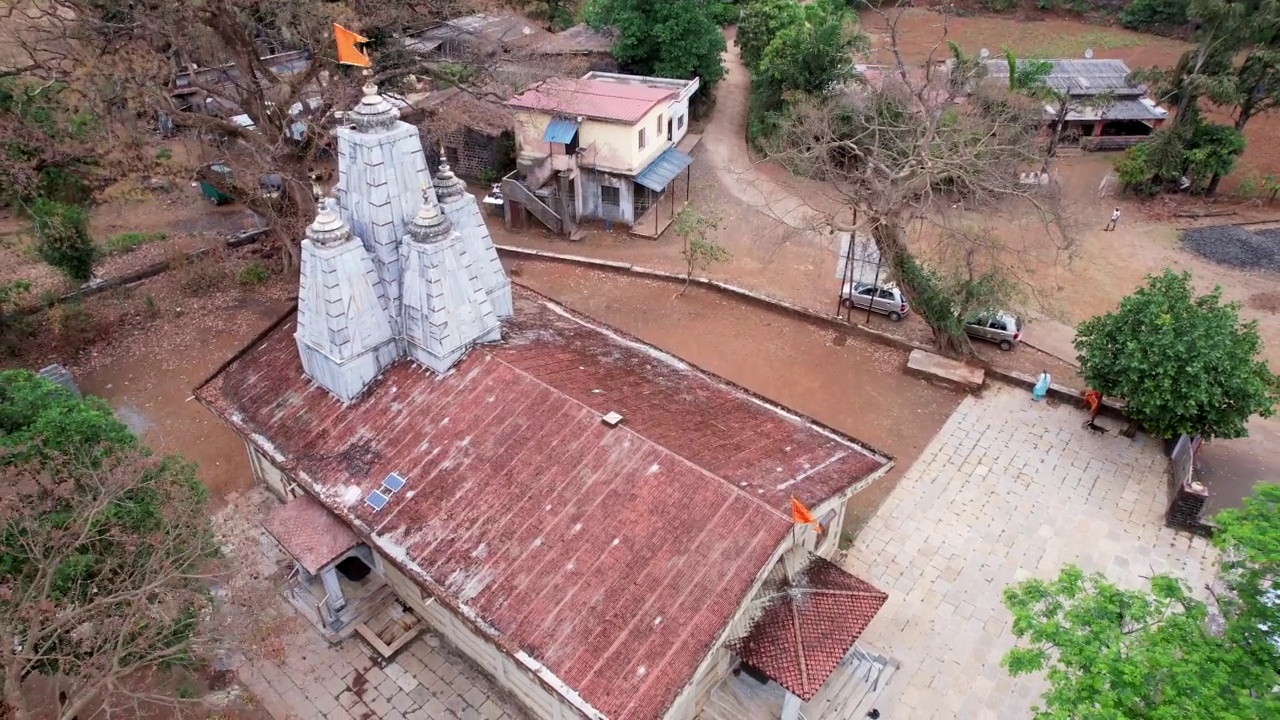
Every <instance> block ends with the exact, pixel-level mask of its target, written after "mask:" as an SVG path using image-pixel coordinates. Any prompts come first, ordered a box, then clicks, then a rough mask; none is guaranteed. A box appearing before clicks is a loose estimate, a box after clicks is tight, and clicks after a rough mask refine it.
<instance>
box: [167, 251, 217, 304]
mask: <svg viewBox="0 0 1280 720" xmlns="http://www.w3.org/2000/svg"><path fill="white" fill-rule="evenodd" d="M224 259H225V258H224V257H221V256H217V257H215V256H214V255H213V254H212V253H206V254H203V255H197V256H194V257H184V258H182V259H181V260H178V261H176V262H173V263H172V264H171V265H170V266H171V267H173V268H174V270H175V275H176V276H177V278H178V287H180V288H182V291H183V292H185V293H187V294H188V295H203V294H205V293H210V292H213V291H214V290H217V289H219V288H221V287H222V286H223V285H224V284H226V282H227V280H228V279H229V275H230V273H229V272H228V270H227V266H226V263H225V262H223V260H224Z"/></svg>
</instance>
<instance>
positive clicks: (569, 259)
mask: <svg viewBox="0 0 1280 720" xmlns="http://www.w3.org/2000/svg"><path fill="white" fill-rule="evenodd" d="M496 247H497V248H498V252H499V253H500V254H504V255H507V256H509V257H518V258H525V259H532V260H543V261H547V262H560V263H568V264H571V265H581V266H584V267H590V268H594V269H596V270H604V271H606V272H616V273H624V274H628V275H635V276H637V277H648V278H658V279H660V280H665V281H668V282H671V283H673V284H674V283H679V284H682V285H683V284H684V282H685V277H684V276H683V275H681V274H679V273H673V272H667V271H665V270H653V269H651V268H646V267H642V266H640V265H634V264H632V263H625V262H617V261H615V260H598V259H596V258H589V257H584V256H582V255H569V254H565V253H554V252H547V251H545V250H533V249H530V248H522V247H516V246H514V245H497V246H496ZM690 283H691V284H693V285H698V286H701V287H704V288H707V289H708V290H712V291H714V292H718V293H722V294H724V295H729V296H731V297H735V298H738V299H740V300H745V301H747V302H753V303H757V304H759V305H762V306H764V307H766V308H769V309H772V310H776V311H780V312H784V313H787V314H789V315H793V316H796V317H798V318H800V319H802V320H804V321H805V322H809V323H813V324H816V325H819V326H822V327H827V328H830V329H832V330H842V331H848V332H856V333H859V334H861V335H863V336H864V337H867V338H869V339H871V340H873V341H875V342H877V343H880V344H881V345H887V346H889V347H893V348H897V349H899V350H904V351H906V352H908V353H910V352H911V351H912V350H923V351H925V352H933V348H932V347H929V346H926V345H921V344H919V343H914V342H911V341H910V340H907V339H905V338H900V337H897V336H896V335H890V334H889V333H886V332H881V331H879V330H875V329H872V328H869V327H866V326H865V325H857V324H855V323H851V322H848V321H845V320H842V319H841V318H840V317H839V316H836V315H823V314H821V313H817V312H814V311H813V310H810V309H808V308H805V307H802V306H800V305H796V304H794V303H790V302H787V301H786V300H781V299H778V298H775V297H771V296H769V295H765V294H763V293H758V292H755V291H753V290H748V289H746V288H742V287H738V286H737V285H733V284H730V283H726V282H721V281H719V280H712V279H710V278H705V277H694V278H692V279H691V280H690ZM984 369H985V370H986V373H987V376H988V377H992V378H995V379H997V380H1000V381H1002V382H1005V383H1007V384H1010V385H1019V386H1022V387H1026V388H1027V389H1031V388H1033V387H1035V384H1036V379H1035V378H1034V377H1031V376H1030V375H1026V374H1023V373H1020V372H1016V371H1012V370H1002V369H1000V368H996V367H993V366H985V368H984ZM1049 395H1050V396H1051V397H1053V398H1055V399H1058V400H1064V401H1067V402H1073V403H1082V404H1083V402H1084V391H1083V390H1077V389H1075V388H1072V387H1068V386H1065V385H1054V386H1053V387H1051V388H1049ZM1102 405H1103V408H1104V409H1105V410H1107V411H1110V413H1113V414H1116V415H1120V414H1121V413H1122V411H1123V410H1124V403H1122V402H1117V401H1115V400H1111V399H1107V398H1104V399H1103V401H1102Z"/></svg>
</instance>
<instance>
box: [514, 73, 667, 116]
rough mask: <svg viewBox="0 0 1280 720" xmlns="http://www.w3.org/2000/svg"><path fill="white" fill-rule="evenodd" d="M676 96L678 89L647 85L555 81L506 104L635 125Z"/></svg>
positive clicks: (557, 79) (525, 92) (600, 81)
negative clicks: (651, 111) (656, 107)
mask: <svg viewBox="0 0 1280 720" xmlns="http://www.w3.org/2000/svg"><path fill="white" fill-rule="evenodd" d="M675 96H676V91H675V90H672V89H668V88H656V87H651V86H648V85H641V84H630V83H618V82H608V81H605V80H592V79H588V80H565V79H563V78H552V79H551V80H547V81H546V82H543V83H540V84H539V85H537V86H536V87H534V88H532V89H530V90H526V91H524V92H522V93H520V94H519V95H516V96H515V97H513V98H511V99H510V100H508V101H507V105H509V106H511V107H513V108H520V109H524V110H539V111H542V112H545V113H552V114H556V115H567V116H569V117H579V116H581V117H589V118H594V119H596V120H605V121H609V122H625V123H632V124H634V123H637V122H639V121H640V120H642V119H643V118H644V116H645V115H647V114H648V113H649V111H650V110H652V109H653V108H654V106H656V105H657V104H658V103H660V102H663V101H665V100H667V99H669V98H672V97H675Z"/></svg>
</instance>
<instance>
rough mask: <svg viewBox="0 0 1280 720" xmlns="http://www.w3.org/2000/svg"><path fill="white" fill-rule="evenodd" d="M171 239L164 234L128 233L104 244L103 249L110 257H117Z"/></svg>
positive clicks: (121, 234)
mask: <svg viewBox="0 0 1280 720" xmlns="http://www.w3.org/2000/svg"><path fill="white" fill-rule="evenodd" d="M167 237H169V236H168V235H166V234H165V233H162V232H150V233H142V232H127V233H120V234H119V235H116V236H114V237H112V238H110V239H109V240H107V242H106V243H105V244H104V246H103V249H104V251H105V252H106V254H108V255H116V254H118V253H127V252H129V251H130V250H133V249H135V248H138V247H141V246H143V245H146V244H147V243H153V242H160V241H161V240H164V239H165V238H167Z"/></svg>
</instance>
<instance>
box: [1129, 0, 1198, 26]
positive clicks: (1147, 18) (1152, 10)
mask: <svg viewBox="0 0 1280 720" xmlns="http://www.w3.org/2000/svg"><path fill="white" fill-rule="evenodd" d="M1189 5H1190V3H1189V2H1188V0H1133V2H1131V3H1129V4H1128V5H1127V6H1126V7H1125V9H1124V10H1122V11H1121V12H1120V24H1122V25H1124V26H1125V27H1127V28H1129V29H1130V30H1150V31H1159V32H1171V31H1173V30H1175V29H1177V28H1180V27H1182V26H1184V25H1186V24H1187V8H1188V6H1189Z"/></svg>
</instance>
